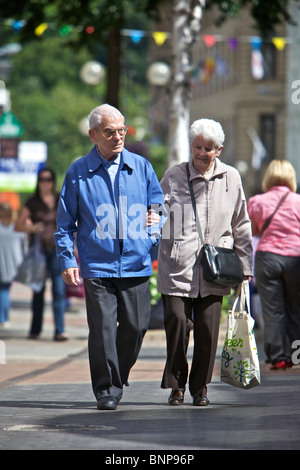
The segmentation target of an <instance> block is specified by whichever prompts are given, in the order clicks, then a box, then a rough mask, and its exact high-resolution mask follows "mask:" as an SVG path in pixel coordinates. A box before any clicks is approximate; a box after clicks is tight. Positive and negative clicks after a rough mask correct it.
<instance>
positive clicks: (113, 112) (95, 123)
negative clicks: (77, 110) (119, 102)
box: [88, 104, 125, 129]
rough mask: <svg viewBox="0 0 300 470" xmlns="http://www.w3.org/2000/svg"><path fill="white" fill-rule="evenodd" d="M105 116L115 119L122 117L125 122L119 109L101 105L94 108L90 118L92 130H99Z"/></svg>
mask: <svg viewBox="0 0 300 470" xmlns="http://www.w3.org/2000/svg"><path fill="white" fill-rule="evenodd" d="M104 116H109V117H111V118H114V119H116V118H120V117H122V118H123V119H124V121H125V118H124V116H123V114H122V113H121V112H120V111H119V110H118V109H117V108H114V106H111V105H109V104H101V105H100V106H97V107H96V108H94V109H93V110H92V111H91V112H90V114H89V116H88V120H89V127H90V129H97V128H98V127H99V126H100V124H101V123H102V119H103V117H104Z"/></svg>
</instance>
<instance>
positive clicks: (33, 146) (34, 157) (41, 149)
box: [18, 140, 47, 162]
mask: <svg viewBox="0 0 300 470" xmlns="http://www.w3.org/2000/svg"><path fill="white" fill-rule="evenodd" d="M18 158H19V161H20V162H46V161H47V144H46V142H27V141H25V140H23V141H21V142H20V143H19V149H18Z"/></svg>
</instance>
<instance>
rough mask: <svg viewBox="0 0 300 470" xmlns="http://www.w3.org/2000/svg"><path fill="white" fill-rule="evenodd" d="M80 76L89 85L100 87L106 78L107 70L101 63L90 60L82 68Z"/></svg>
mask: <svg viewBox="0 0 300 470" xmlns="http://www.w3.org/2000/svg"><path fill="white" fill-rule="evenodd" d="M79 75H80V78H81V80H82V81H83V82H84V83H86V84H87V85H98V83H100V82H101V81H102V80H103V78H104V76H105V69H104V67H103V65H102V64H100V62H97V61H96V60H89V61H88V62H86V63H85V64H84V65H83V66H82V67H81V69H80V73H79Z"/></svg>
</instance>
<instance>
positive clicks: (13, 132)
mask: <svg viewBox="0 0 300 470" xmlns="http://www.w3.org/2000/svg"><path fill="white" fill-rule="evenodd" d="M22 134H23V128H22V126H21V123H20V122H19V121H18V119H17V118H16V116H15V115H14V114H13V113H11V112H7V113H3V114H2V116H1V118H0V137H1V138H2V137H6V138H18V137H20V136H21V135H22Z"/></svg>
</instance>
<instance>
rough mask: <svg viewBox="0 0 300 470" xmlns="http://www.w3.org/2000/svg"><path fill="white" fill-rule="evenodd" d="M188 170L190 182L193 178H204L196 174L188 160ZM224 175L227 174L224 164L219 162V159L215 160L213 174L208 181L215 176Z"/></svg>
mask: <svg viewBox="0 0 300 470" xmlns="http://www.w3.org/2000/svg"><path fill="white" fill-rule="evenodd" d="M189 168H190V175H191V176H190V180H191V181H192V180H193V179H195V178H204V177H203V175H201V174H200V173H198V172H197V171H196V170H195V168H194V165H193V163H192V160H190V163H189ZM224 173H227V168H226V165H225V163H223V162H221V160H220V159H219V158H216V160H215V168H214V172H213V174H212V176H211V177H210V179H212V178H214V177H216V176H220V175H223V174H224Z"/></svg>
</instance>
